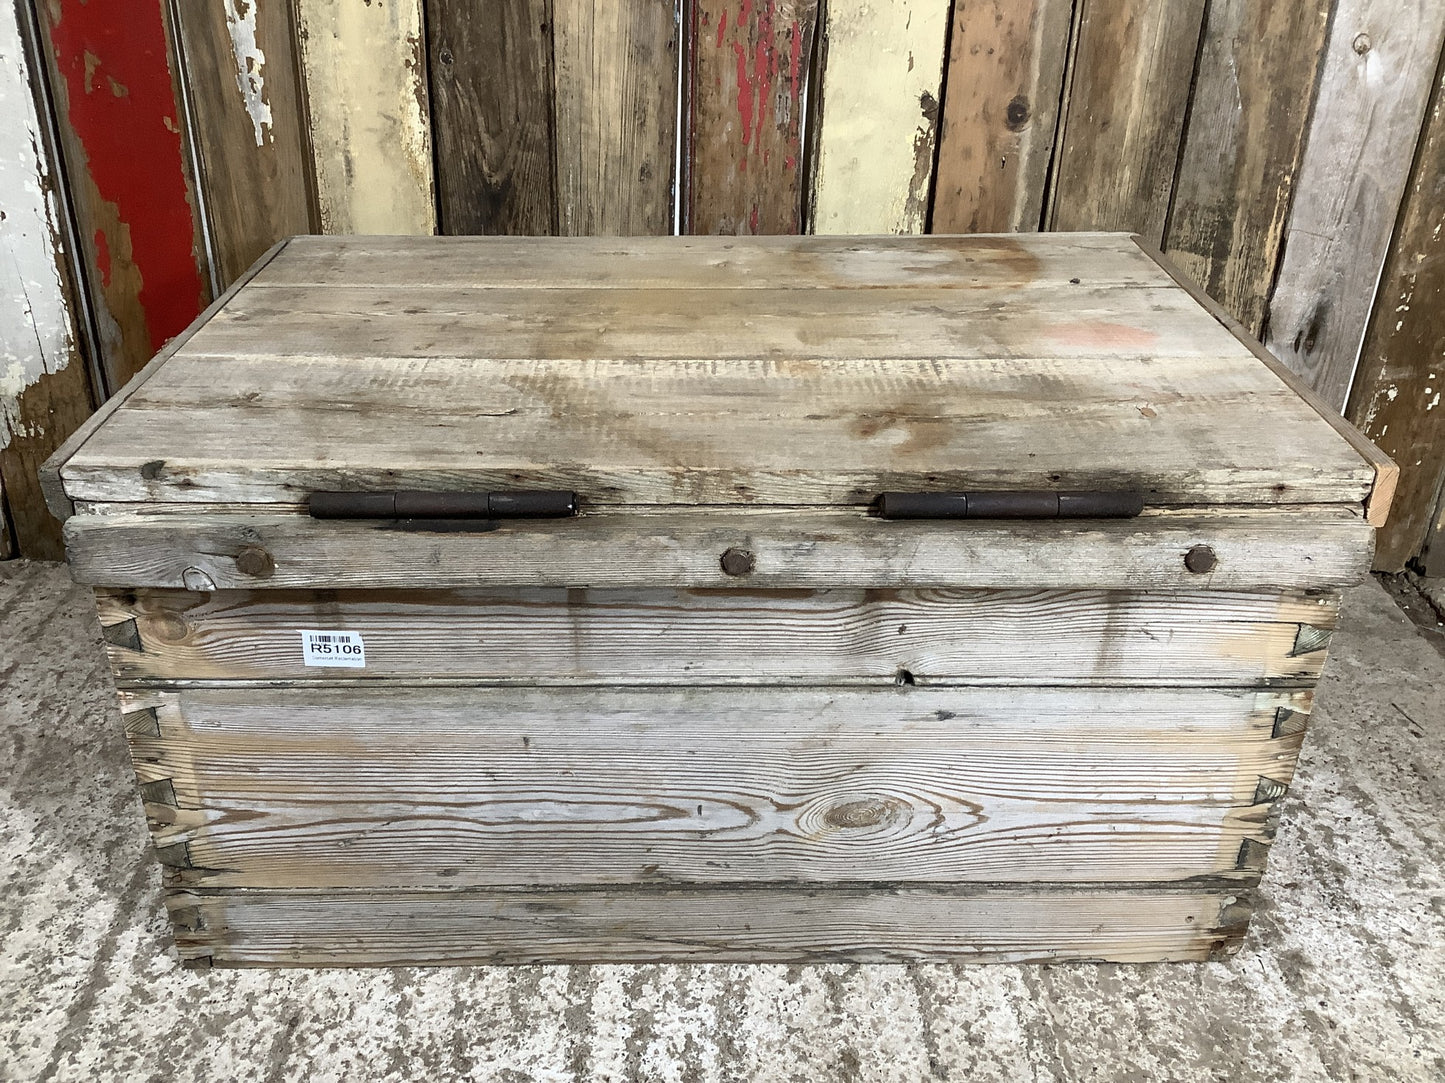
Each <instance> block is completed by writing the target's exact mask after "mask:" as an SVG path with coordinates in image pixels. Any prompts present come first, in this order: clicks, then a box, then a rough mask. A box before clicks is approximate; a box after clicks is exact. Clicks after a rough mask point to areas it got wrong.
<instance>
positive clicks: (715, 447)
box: [62, 237, 1374, 505]
mask: <svg viewBox="0 0 1445 1083" xmlns="http://www.w3.org/2000/svg"><path fill="white" fill-rule="evenodd" d="M322 243H323V242H321V241H320V240H313V241H311V242H309V246H310V247H312V248H313V249H314V248H316V247H319V246H321V245H322ZM389 243H391V244H392V245H397V244H400V243H403V242H401V241H399V240H393V241H391V242H389ZM514 243H515V242H507V244H508V245H511V244H514ZM590 243H591V244H593V245H596V246H597V247H598V248H599V249H601V250H603V251H615V242H611V241H606V240H601V241H595V242H590ZM731 243H733V244H735V245H738V246H739V247H742V248H747V247H748V246H749V245H750V242H747V241H742V240H735V241H733V242H731ZM773 243H776V242H773ZM795 243H796V242H795ZM935 243H937V242H935ZM947 243H948V242H947V241H945V242H944V244H945V245H946V244H947ZM955 243H961V242H955ZM1073 243H1074V242H1073V241H1072V240H1071V239H1070V238H1068V237H1052V238H1041V239H1039V240H1037V241H1035V242H1031V243H1030V244H1028V245H1020V247H1019V249H1018V250H1017V259H1016V262H1015V264H1014V270H1015V271H1016V272H1017V280H1019V281H1021V282H1023V283H1026V285H1023V286H1020V285H1014V284H1010V283H1008V282H1004V281H998V280H997V279H993V278H992V275H989V276H987V278H986V282H988V279H992V282H988V284H985V285H984V286H982V287H980V288H976V289H957V288H953V289H949V288H940V287H937V286H931V285H929V286H916V287H907V286H901V285H900V286H897V287H895V288H889V289H857V288H847V289H837V288H833V289H828V288H801V289H778V290H756V289H728V288H723V287H718V288H706V287H687V288H674V289H655V288H648V289H636V288H603V289H555V288H554V289H532V288H516V287H510V288H509V287H506V286H494V287H482V288H475V287H462V286H449V287H433V288H428V289H425V290H416V289H413V288H412V287H411V286H410V285H408V284H407V283H409V282H410V281H411V280H413V278H414V268H415V267H416V262H415V261H414V260H413V261H412V262H411V264H410V266H411V268H412V269H413V270H408V264H407V262H406V261H398V260H393V261H391V263H390V267H391V273H392V274H394V275H396V276H397V279H398V282H397V284H394V285H385V284H377V285H365V286H351V285H332V286H295V287H291V288H286V289H280V288H272V287H260V286H256V287H253V288H248V289H243V290H241V291H240V292H239V293H237V294H236V295H234V296H233V297H232V298H231V300H230V301H228V302H227V304H226V305H225V306H224V307H223V308H222V309H221V310H220V311H219V312H218V313H217V314H216V315H215V316H214V317H213V318H212V319H211V320H210V321H209V322H208V323H207V324H206V325H205V326H204V327H202V328H201V329H200V330H199V331H197V332H195V333H194V334H193V335H192V337H191V338H190V339H189V340H188V341H187V343H186V344H185V346H184V347H183V348H182V349H181V350H180V351H179V352H178V353H176V354H175V355H173V356H172V357H171V359H170V360H169V361H167V362H166V365H165V367H164V368H163V369H162V370H161V371H160V372H159V373H158V374H156V375H155V376H153V377H152V378H150V379H149V380H148V381H147V382H146V384H145V385H144V386H143V387H142V388H141V389H139V390H138V391H137V392H136V393H135V394H133V395H132V396H131V398H130V399H129V400H128V401H127V402H126V403H125V404H124V405H123V406H122V407H121V408H120V409H118V410H117V411H116V412H115V414H114V415H113V416H112V417H111V418H110V420H109V422H108V423H107V425H106V426H105V427H104V429H103V430H102V431H101V432H100V433H99V434H98V435H97V436H96V437H95V438H93V439H91V440H89V441H88V442H87V443H86V445H85V446H84V447H83V448H82V449H81V450H80V451H79V452H78V453H77V454H76V455H74V456H72V457H71V458H70V459H69V460H68V461H67V462H66V463H65V465H64V466H63V467H62V474H63V477H64V480H65V483H66V486H67V492H68V494H69V496H70V497H71V498H72V499H76V498H79V499H87V500H100V501H105V500H203V501H220V502H228V501H260V502H272V503H285V502H296V501H298V500H299V499H300V498H301V497H302V496H303V495H304V493H305V492H307V491H309V490H310V489H314V488H346V487H375V486H382V487H393V486H397V485H400V486H413V487H418V488H430V487H438V486H440V487H463V486H482V485H498V487H536V488H557V487H566V488H575V489H577V490H579V491H580V492H582V494H583V496H584V498H585V499H588V500H591V501H594V502H595V501H624V502H629V503H643V504H651V503H737V502H742V503H756V504H768V503H789V504H793V503H810V504H812V503H815V504H838V503H845V504H846V503H859V502H863V501H866V500H870V499H872V497H873V495H875V494H876V492H878V491H879V490H881V489H888V488H912V487H916V486H917V484H918V480H919V479H924V480H925V482H926V485H927V487H943V488H947V487H953V488H1021V487H1043V488H1055V487H1057V488H1065V489H1068V488H1078V489H1087V488H1119V487H1125V488H1135V489H1141V490H1144V491H1146V492H1147V493H1148V494H1149V499H1150V500H1151V501H1152V502H1154V503H1158V504H1165V505H1176V504H1182V505H1190V504H1239V503H1251V504H1252V503H1340V504H1355V503H1358V502H1359V501H1360V500H1361V499H1362V498H1363V496H1364V495H1365V490H1366V487H1367V486H1368V485H1369V483H1370V479H1371V478H1372V476H1373V474H1374V471H1373V470H1372V469H1371V468H1370V466H1369V465H1368V464H1366V463H1365V462H1364V461H1363V460H1362V459H1361V457H1360V455H1359V454H1358V453H1357V452H1356V451H1354V450H1352V449H1351V447H1350V446H1349V445H1348V444H1347V443H1346V442H1345V441H1342V440H1341V439H1340V438H1339V436H1338V435H1337V434H1336V433H1335V432H1334V431H1332V429H1331V427H1330V425H1329V424H1326V423H1324V422H1322V421H1321V420H1320V418H1319V417H1318V416H1317V414H1316V413H1315V411H1314V410H1313V409H1312V408H1311V407H1310V406H1308V405H1307V404H1306V403H1304V402H1302V401H1300V399H1299V397H1298V395H1297V394H1296V393H1295V392H1294V391H1292V390H1291V389H1290V388H1288V387H1287V386H1285V385H1284V384H1283V383H1282V382H1281V381H1280V380H1279V378H1278V377H1277V376H1276V375H1274V374H1273V373H1271V372H1270V371H1269V369H1268V368H1267V366H1264V365H1261V364H1260V363H1259V359H1258V358H1257V357H1256V356H1255V354H1254V353H1252V352H1251V350H1250V348H1249V347H1248V346H1247V345H1245V344H1242V343H1240V342H1239V341H1237V340H1236V339H1235V338H1234V336H1233V335H1232V334H1231V333H1230V332H1229V331H1228V330H1227V329H1225V328H1224V327H1222V326H1220V324H1219V323H1218V321H1217V320H1216V319H1215V317H1214V316H1212V315H1211V314H1210V313H1209V311H1207V310H1206V309H1205V308H1203V307H1201V306H1200V304H1199V303H1198V302H1197V301H1196V299H1195V298H1193V297H1191V296H1190V294H1189V292H1188V291H1187V290H1185V289H1184V288H1182V287H1181V286H1180V285H1178V284H1177V283H1175V282H1174V281H1173V280H1172V279H1170V278H1169V277H1168V275H1167V274H1166V273H1165V272H1164V271H1163V270H1158V271H1157V272H1156V273H1157V278H1156V279H1154V281H1156V282H1163V283H1167V284H1157V285H1156V284H1150V285H1140V286H1124V287H1119V286H1112V285H1096V284H1094V283H1093V282H1092V281H1089V280H1085V279H1083V278H1081V277H1080V276H1079V275H1074V276H1073V277H1074V278H1079V279H1080V280H1079V281H1078V282H1074V281H1072V279H1071V278H1065V277H1063V276H1064V274H1066V273H1067V272H1066V271H1065V270H1064V269H1062V267H1063V266H1065V264H1064V260H1063V258H1062V254H1063V253H1064V252H1067V251H1068V250H1070V248H1071V246H1072V245H1073ZM1101 243H1102V244H1103V246H1104V248H1105V249H1106V250H1108V249H1109V248H1111V247H1118V248H1121V249H1122V248H1133V247H1134V245H1133V242H1132V241H1131V240H1129V239H1128V238H1125V237H1118V238H1113V239H1112V240H1104V241H1102V242H1101V241H1098V240H1091V241H1088V242H1086V244H1085V251H1086V252H1093V251H1094V250H1095V248H1096V247H1097V246H1098V245H1099V244H1101ZM412 244H413V245H415V246H416V247H415V248H414V252H415V253H416V254H417V258H421V255H422V254H423V253H425V252H427V251H429V250H430V249H431V247H432V246H431V245H430V244H429V243H427V242H425V241H422V240H417V241H413V242H412ZM817 244H818V242H817V241H810V242H807V243H806V244H804V246H803V247H804V249H805V250H810V251H817V249H816V248H814V246H816V245H817ZM889 244H891V245H893V246H896V251H897V252H898V253H900V254H901V253H906V252H911V251H914V250H913V249H910V248H908V247H906V246H908V245H909V244H910V242H909V241H907V240H904V239H899V240H895V241H892V242H885V241H884V240H882V239H876V240H874V241H872V242H870V243H869V247H870V248H876V247H884V246H887V245H889ZM983 244H984V248H985V251H987V250H993V249H997V248H999V247H1000V246H1001V245H1003V244H1004V240H1003V239H1000V238H991V239H988V240H986V241H985V242H983ZM835 245H836V242H835ZM961 247H962V250H963V251H962V258H963V259H965V260H967V259H969V258H973V257H971V256H970V255H968V250H969V248H970V245H969V244H967V243H961ZM930 248H931V246H920V248H919V249H918V251H925V252H926V251H929V250H930ZM1037 248H1043V249H1049V248H1052V249H1053V250H1054V252H1055V254H1056V255H1055V257H1054V258H1053V259H1052V260H1051V261H1043V260H1040V261H1037V262H1036V261H1034V260H1032V259H1031V258H1030V257H1029V253H1030V252H1031V251H1032V250H1035V249H1037ZM472 251H473V252H480V251H482V249H481V248H473V249H472ZM555 251H556V253H557V254H561V253H562V252H564V251H565V249H563V248H559V249H556V250H555ZM630 251H631V252H632V255H630V256H629V257H628V260H629V261H631V260H635V261H636V262H637V263H638V264H639V265H640V267H641V268H642V269H641V270H640V272H639V273H640V274H641V275H643V276H648V275H651V276H657V275H658V274H660V273H662V272H663V270H664V269H665V268H666V267H669V266H675V265H677V263H678V262H680V261H679V260H678V258H677V254H676V253H675V252H672V251H670V250H669V249H668V248H667V247H666V246H663V245H657V244H647V245H638V246H637V247H635V248H632V249H630ZM823 251H825V252H830V253H833V254H834V255H830V257H829V259H830V260H832V259H836V260H837V262H836V263H834V264H833V266H834V267H835V268H836V267H838V266H840V265H841V266H842V267H845V268H846V267H847V266H849V265H850V263H851V262H852V260H854V259H855V258H856V259H857V260H858V261H859V262H860V263H866V262H871V260H870V259H869V257H868V256H867V254H866V251H865V252H864V253H862V254H848V255H841V254H839V253H841V252H842V251H846V248H842V249H840V248H839V247H836V246H835V247H832V248H828V247H825V248H824V249H823ZM277 258H278V260H281V261H283V262H284V261H285V260H286V256H285V254H284V253H283V254H282V255H281V256H279V257H277ZM949 258H950V259H956V258H958V256H957V255H955V256H951V257H949ZM1134 258H1135V257H1133V256H1131V257H1128V258H1124V259H1122V260H1115V259H1114V258H1113V257H1112V256H1107V255H1106V256H1104V257H1102V262H1103V264H1104V266H1105V268H1108V267H1110V266H1112V267H1114V268H1116V269H1117V268H1119V267H1120V266H1123V267H1126V268H1128V270H1127V272H1126V273H1127V274H1129V275H1134V274H1137V273H1139V272H1138V271H1137V270H1136V268H1137V264H1136V263H1135V262H1134ZM1091 260H1092V257H1089V258H1087V259H1085V260H1081V264H1082V263H1087V262H1091ZM273 263H274V261H273ZM923 265H924V267H925V271H924V274H925V276H926V275H929V274H935V273H937V268H936V266H935V265H933V264H932V263H931V262H930V261H927V260H925V261H924V264H923ZM911 266H912V265H911V264H906V263H902V264H900V262H899V261H897V260H894V261H889V263H888V267H887V270H885V271H882V272H880V273H881V274H882V275H883V276H884V277H885V278H887V279H888V280H890V281H891V280H893V277H894V276H895V275H897V274H899V273H900V272H901V273H903V274H910V273H912V272H911V270H910V269H909V268H910V267H911ZM1046 266H1047V267H1050V268H1060V269H1058V270H1053V269H1049V270H1046V269H1045V267H1046ZM273 269H274V268H273ZM538 273H540V269H539V272H538ZM697 273H701V272H700V271H698V272H697ZM734 273H735V272H733V271H731V270H729V271H725V272H722V273H721V274H722V279H721V280H722V281H727V280H728V278H729V277H730V276H732V275H733V274H734ZM1083 273H1087V271H1085V272H1083ZM865 280H866V279H865ZM900 328H906V332H901V331H900ZM690 359H705V360H690ZM263 372H264V377H263ZM483 374H485V376H484V378H483ZM217 431H225V432H228V433H235V434H238V436H239V437H240V440H239V442H237V443H235V444H234V445H233V446H236V447H238V448H240V449H243V450H242V451H241V452H240V453H236V454H231V455H226V456H220V455H217V454H215V452H214V450H213V441H214V433H216V432H217ZM583 464H585V465H583Z"/></svg>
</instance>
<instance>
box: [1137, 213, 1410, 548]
mask: <svg viewBox="0 0 1445 1083" xmlns="http://www.w3.org/2000/svg"><path fill="white" fill-rule="evenodd" d="M1135 239H1136V240H1138V241H1139V247H1140V248H1142V249H1143V250H1144V251H1145V252H1149V253H1150V254H1151V255H1152V256H1153V257H1154V259H1156V260H1157V261H1158V263H1159V265H1160V266H1161V267H1162V268H1163V269H1164V270H1165V271H1168V272H1169V273H1170V274H1171V275H1172V276H1173V277H1174V279H1175V281H1177V282H1178V283H1179V284H1180V285H1181V286H1183V287H1184V288H1185V289H1186V290H1188V291H1189V292H1190V294H1192V295H1193V297H1194V298H1195V300H1197V301H1198V302H1199V303H1200V304H1201V305H1203V306H1204V308H1206V309H1207V310H1208V311H1209V312H1210V313H1212V314H1213V316H1214V318H1215V319H1217V320H1218V321H1219V322H1220V324H1221V325H1222V326H1224V327H1225V328H1226V329H1228V330H1229V331H1230V332H1231V333H1232V334H1233V335H1234V336H1235V338H1237V339H1238V340H1239V341H1240V342H1241V343H1243V344H1244V345H1245V346H1246V347H1248V349H1249V350H1250V351H1251V352H1252V353H1253V354H1254V355H1255V356H1256V357H1258V358H1259V359H1260V360H1261V361H1263V362H1264V363H1265V365H1266V367H1268V368H1269V370H1270V371H1271V372H1273V373H1274V374H1275V375H1276V376H1278V377H1279V378H1280V379H1281V380H1282V381H1284V383H1285V385H1286V386H1287V387H1289V389H1290V390H1291V391H1293V392H1294V393H1295V394H1296V395H1297V396H1299V398H1300V399H1302V400H1303V401H1304V402H1305V403H1306V404H1307V405H1308V406H1309V407H1310V408H1311V409H1313V410H1314V411H1315V412H1316V413H1317V414H1319V416H1320V417H1322V418H1324V420H1325V421H1326V422H1328V423H1329V425H1330V427H1331V428H1333V429H1334V430H1335V432H1337V433H1339V434H1340V435H1341V436H1342V437H1344V439H1345V441H1346V442H1347V443H1348V444H1349V445H1350V447H1352V448H1354V450H1355V452H1356V453H1357V454H1358V455H1359V456H1360V457H1361V458H1362V459H1364V460H1365V462H1367V463H1369V464H1370V468H1371V469H1372V470H1373V471H1374V475H1375V477H1374V483H1373V484H1372V485H1371V486H1370V490H1369V492H1368V494H1367V495H1366V497H1365V518H1366V520H1367V521H1368V522H1369V523H1370V525H1371V526H1374V527H1377V528H1378V527H1381V526H1384V525H1385V522H1386V520H1387V519H1388V518H1389V517H1390V508H1391V505H1392V504H1393V503H1394V499H1395V489H1396V487H1397V486H1398V484H1399V479H1400V467H1399V466H1398V465H1397V464H1396V463H1395V461H1394V460H1393V459H1391V458H1390V457H1389V456H1388V455H1386V454H1385V453H1384V452H1383V451H1381V450H1380V449H1379V448H1377V447H1376V446H1375V445H1374V444H1373V443H1372V442H1371V441H1370V439H1369V437H1367V436H1365V435H1364V433H1362V432H1360V430H1359V429H1357V428H1355V426H1354V425H1352V424H1350V423H1349V422H1348V421H1346V420H1345V419H1344V418H1342V417H1340V415H1339V413H1338V412H1337V411H1336V410H1335V409H1334V408H1333V407H1332V406H1329V405H1328V404H1326V403H1325V402H1324V401H1323V400H1322V399H1321V398H1320V397H1319V395H1317V394H1316V393H1315V392H1314V391H1313V389H1311V388H1310V387H1309V386H1308V385H1307V384H1306V383H1305V382H1304V381H1303V380H1302V379H1301V378H1300V377H1299V376H1297V375H1296V374H1295V373H1294V372H1291V371H1290V370H1289V369H1288V368H1286V367H1285V366H1284V364H1283V363H1282V362H1281V361H1279V359H1278V358H1276V357H1275V356H1274V355H1273V354H1272V353H1270V352H1269V351H1268V350H1266V349H1265V348H1264V346H1262V345H1261V344H1260V342H1259V340H1258V339H1256V338H1255V337H1254V336H1253V335H1251V334H1249V332H1247V331H1246V330H1245V329H1244V328H1243V327H1241V326H1240V325H1239V323H1238V321H1236V320H1235V319H1234V317H1232V316H1230V315H1229V313H1227V312H1225V311H1224V309H1223V308H1222V307H1221V306H1220V305H1219V303H1218V302H1217V301H1215V300H1214V299H1213V298H1211V297H1210V296H1208V295H1207V294H1206V293H1205V292H1204V291H1203V290H1201V289H1200V288H1199V287H1198V286H1197V285H1195V284H1194V283H1193V282H1192V281H1191V280H1190V279H1189V278H1188V277H1187V276H1185V275H1184V274H1183V273H1182V272H1181V271H1179V270H1178V268H1176V267H1174V266H1173V264H1171V263H1170V261H1169V260H1168V259H1167V258H1166V257H1165V256H1164V255H1162V254H1161V253H1160V252H1159V251H1158V250H1156V249H1152V248H1151V246H1150V245H1148V244H1146V243H1145V242H1144V241H1142V240H1141V239H1139V238H1135Z"/></svg>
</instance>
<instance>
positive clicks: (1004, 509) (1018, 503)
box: [874, 489, 1144, 519]
mask: <svg viewBox="0 0 1445 1083" xmlns="http://www.w3.org/2000/svg"><path fill="white" fill-rule="evenodd" d="M874 508H875V509H876V511H877V513H878V516H879V517H880V518H882V519H1132V518H1133V517H1134V516H1136V515H1138V514H1139V513H1140V512H1142V511H1143V510H1144V494H1143V493H1134V492H1056V491H1054V490H1052V489H1048V490H1035V491H1010V492H977V493H880V494H879V496H878V499H877V501H875V502H874Z"/></svg>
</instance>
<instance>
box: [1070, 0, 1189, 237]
mask: <svg viewBox="0 0 1445 1083" xmlns="http://www.w3.org/2000/svg"><path fill="white" fill-rule="evenodd" d="M1204 7H1205V4H1204V0H1123V2H1101V0H1082V2H1081V3H1080V4H1079V13H1078V15H1077V19H1078V24H1079V25H1078V30H1077V36H1078V40H1077V45H1076V47H1075V51H1074V57H1073V62H1072V71H1071V73H1070V76H1069V85H1070V89H1069V96H1068V101H1067V102H1066V103H1065V108H1064V114H1063V116H1062V118H1061V119H1060V123H1061V124H1062V125H1063V131H1062V138H1061V139H1060V141H1059V150H1058V162H1057V164H1056V165H1055V167H1054V178H1053V185H1052V191H1053V206H1052V209H1051V213H1050V216H1049V222H1050V225H1049V228H1050V229H1065V230H1067V229H1127V230H1131V231H1133V232H1135V233H1138V234H1140V235H1142V236H1143V237H1144V238H1145V239H1146V240H1148V241H1149V243H1151V244H1154V245H1158V244H1159V243H1160V240H1161V239H1162V237H1163V236H1164V223H1165V220H1166V218H1167V217H1168V212H1169V195H1170V191H1171V189H1172V188H1173V184H1174V171H1175V164H1176V162H1177V160H1178V155H1179V141H1180V136H1181V134H1182V132H1183V128H1184V115H1185V111H1186V110H1187V108H1188V104H1189V87H1190V81H1191V79H1192V77H1193V74H1194V58H1195V54H1196V52H1197V51H1198V47H1199V32H1200V27H1201V25H1202V21H1203V17H1204Z"/></svg>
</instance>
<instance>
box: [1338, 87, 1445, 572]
mask: <svg viewBox="0 0 1445 1083" xmlns="http://www.w3.org/2000/svg"><path fill="white" fill-rule="evenodd" d="M1437 78H1438V80H1439V81H1438V82H1437V83H1436V88H1435V94H1434V98H1433V101H1432V103H1431V110H1430V114H1429V118H1428V122H1427V124H1426V127H1425V132H1424V135H1423V137H1422V138H1421V140H1420V146H1419V148H1418V150H1417V151H1416V154H1415V164H1414V166H1413V168H1412V170H1411V174H1410V182H1409V185H1408V186H1407V187H1406V190H1405V201H1404V204H1403V207H1402V209H1401V213H1400V220H1399V224H1398V225H1397V226H1396V227H1395V239H1394V241H1393V243H1392V244H1391V247H1390V253H1389V255H1388V256H1387V257H1386V260H1385V268H1384V273H1383V275H1382V276H1381V278H1380V287H1379V291H1378V293H1377V295H1376V298H1375V309H1374V312H1373V314H1372V315H1371V317H1370V324H1369V328H1368V330H1367V332H1366V334H1365V345H1364V349H1363V350H1362V352H1361V355H1360V360H1361V364H1360V370H1359V373H1358V374H1357V376H1356V377H1355V383H1354V389H1353V391H1352V392H1351V395H1350V407H1349V416H1350V420H1351V421H1353V422H1355V424H1357V425H1359V426H1360V428H1361V430H1363V432H1364V433H1365V435H1366V436H1367V437H1369V438H1370V439H1372V440H1374V441H1376V442H1378V443H1379V445H1380V447H1381V449H1382V450H1383V451H1384V452H1385V453H1387V454H1389V455H1391V456H1393V457H1394V458H1395V459H1396V460H1397V461H1398V462H1399V463H1400V488H1399V492H1398V497H1397V499H1396V501H1395V512H1394V515H1393V516H1392V517H1391V519H1390V522H1389V523H1387V524H1386V525H1385V527H1384V528H1383V529H1382V530H1381V531H1380V537H1379V541H1378V543H1377V546H1376V550H1375V567H1376V568H1377V569H1379V570H1381V571H1390V572H1398V571H1401V570H1403V569H1404V567H1405V564H1406V562H1407V561H1409V560H1411V559H1413V558H1414V557H1416V556H1417V555H1419V554H1420V553H1421V551H1422V550H1423V549H1424V548H1425V542H1426V538H1427V535H1428V533H1429V531H1430V526H1431V523H1432V522H1433V519H1434V513H1435V502H1436V498H1437V496H1438V494H1439V492H1440V486H1441V483H1442V479H1445V440H1442V439H1441V436H1440V434H1441V421H1440V418H1441V417H1442V416H1445V413H1436V411H1437V410H1440V409H1441V407H1440V402H1441V393H1442V391H1445V307H1442V304H1441V300H1442V298H1445V237H1442V236H1441V234H1442V233H1445V67H1442V69H1441V74H1440V75H1439V76H1438V77H1437Z"/></svg>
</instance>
